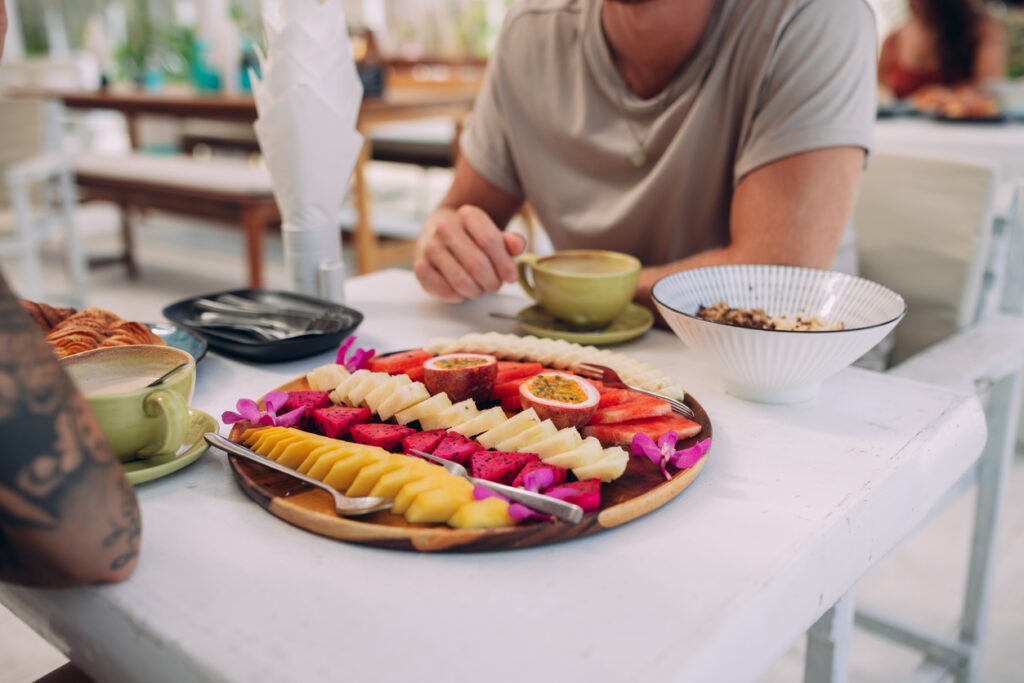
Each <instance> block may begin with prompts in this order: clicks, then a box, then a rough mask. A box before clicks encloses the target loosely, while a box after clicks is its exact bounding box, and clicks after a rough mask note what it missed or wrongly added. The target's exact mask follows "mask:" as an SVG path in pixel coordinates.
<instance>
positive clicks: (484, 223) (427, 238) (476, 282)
mask: <svg viewBox="0 0 1024 683" xmlns="http://www.w3.org/2000/svg"><path fill="white" fill-rule="evenodd" d="M525 247H526V242H525V240H524V239H523V238H522V236H520V235H517V234H515V233H506V232H502V230H501V229H500V228H498V226H497V225H495V224H494V221H492V220H491V217H490V216H488V215H487V214H486V213H484V211H483V210H481V209H479V208H477V207H475V206H470V205H468V204H467V205H465V206H462V207H460V208H459V209H457V210H455V211H453V210H451V209H439V210H438V211H437V212H435V214H434V216H433V217H432V220H431V221H430V222H429V223H428V224H427V227H426V230H424V234H423V236H422V237H421V238H420V241H419V244H418V245H417V249H416V259H415V261H414V262H413V272H414V273H416V278H417V279H418V280H419V281H420V285H422V287H423V289H425V290H426V291H427V292H428V293H430V294H433V295H434V296H437V297H440V298H442V299H444V300H445V301H451V302H458V301H463V300H465V299H475V298H477V297H478V296H480V295H481V294H483V293H484V292H493V291H496V290H497V289H498V288H499V287H501V285H502V284H503V283H505V282H515V281H516V279H517V277H518V275H517V272H516V264H515V261H514V260H513V259H514V257H516V256H518V255H519V254H520V253H522V251H523V249H524V248H525Z"/></svg>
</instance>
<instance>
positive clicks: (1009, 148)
mask: <svg viewBox="0 0 1024 683" xmlns="http://www.w3.org/2000/svg"><path fill="white" fill-rule="evenodd" d="M874 132H875V135H874V144H875V150H876V151H879V152H886V153H891V154H913V155H918V156H936V157H941V158H944V159H964V160H972V161H983V162H986V163H990V164H992V165H993V166H995V167H996V169H998V171H999V179H1000V182H1001V183H1002V185H1003V187H1002V188H1001V191H1000V193H999V196H998V197H997V198H996V215H997V216H1000V217H1006V215H1007V214H1008V213H1009V212H1012V210H1013V207H1012V201H1013V198H1012V194H1011V193H1012V185H1013V184H1014V183H1015V182H1017V181H1020V180H1022V179H1024V121H1013V122H1009V123H953V122H946V121H935V120H932V119H928V118H923V117H894V118H889V119H879V120H878V121H876V122H875V131H874Z"/></svg>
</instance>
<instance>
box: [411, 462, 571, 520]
mask: <svg viewBox="0 0 1024 683" xmlns="http://www.w3.org/2000/svg"><path fill="white" fill-rule="evenodd" d="M409 452H410V453H412V454H413V455H418V456H420V457H421V458H425V459H427V460H429V461H431V462H433V463H436V464H438V465H440V466H441V467H443V468H445V469H446V470H448V474H452V475H455V476H456V477H462V478H463V479H468V480H469V481H470V482H472V483H473V484H475V485H477V486H483V487H484V488H488V489H490V490H492V491H494V492H495V493H500V494H501V495H503V496H505V497H506V498H508V499H510V500H514V501H515V502H517V503H522V504H523V505H526V506H527V507H531V508H533V509H534V510H537V511H538V512H545V513H547V514H549V515H554V516H555V517H557V518H558V519H560V520H562V521H563V522H569V523H570V524H579V523H580V521H581V520H582V519H583V508H581V507H580V506H579V505H576V503H569V502H566V501H564V500H559V499H558V498H552V497H551V496H545V495H544V494H543V493H534V492H533V491H527V490H526V489H517V488H515V487H514V486H506V485H505V484H498V483H496V482H493V481H488V480H486V479H478V478H477V477H471V476H469V472H467V471H466V468H465V467H463V466H462V465H460V464H459V463H457V462H452V461H451V460H445V459H444V458H439V457H438V456H436V455H431V454H430V453H424V452H423V451H418V450H416V449H415V448H413V449H410V451H409Z"/></svg>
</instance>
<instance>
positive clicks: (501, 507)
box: [448, 498, 515, 529]
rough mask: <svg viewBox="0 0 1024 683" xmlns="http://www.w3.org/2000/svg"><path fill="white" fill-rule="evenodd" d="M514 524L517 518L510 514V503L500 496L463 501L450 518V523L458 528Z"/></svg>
mask: <svg viewBox="0 0 1024 683" xmlns="http://www.w3.org/2000/svg"><path fill="white" fill-rule="evenodd" d="M513 524H515V520H513V519H512V518H511V517H509V516H508V503H507V502H505V501H503V500H501V499H499V498H484V499H483V500H473V501H470V502H468V503H463V504H462V505H461V506H459V509H458V510H456V511H455V514H454V515H452V516H451V518H449V520H448V525H449V526H453V527H455V528H457V529H493V528H495V527H500V526H512V525H513Z"/></svg>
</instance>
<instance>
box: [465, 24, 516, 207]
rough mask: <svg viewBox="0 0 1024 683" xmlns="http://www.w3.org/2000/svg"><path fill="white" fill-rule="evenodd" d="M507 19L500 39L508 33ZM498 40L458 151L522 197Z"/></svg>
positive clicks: (478, 169) (503, 187)
mask: <svg viewBox="0 0 1024 683" xmlns="http://www.w3.org/2000/svg"><path fill="white" fill-rule="evenodd" d="M507 29H508V20H506V25H505V29H504V30H503V31H502V36H501V38H500V41H501V42H504V41H507V40H510V38H509V37H508V30H507ZM502 52H503V50H502V45H501V44H500V43H499V45H498V46H497V48H496V49H495V50H494V51H493V54H492V56H491V58H490V59H489V60H488V62H487V72H486V74H485V76H484V82H483V84H481V86H480V92H479V93H478V94H477V97H476V103H475V104H474V105H473V112H472V113H471V114H470V115H469V118H468V119H467V121H466V127H465V130H463V132H462V137H461V138H460V139H459V153H460V154H461V155H462V156H463V158H465V160H466V161H468V162H469V165H470V166H472V167H473V169H474V170H475V171H476V172H477V173H479V174H480V175H482V176H483V177H484V178H485V179H486V180H487V181H489V182H490V183H491V184H492V185H494V186H495V187H497V188H498V189H499V190H502V191H503V192H507V193H508V194H510V195H512V196H514V197H522V196H523V189H522V185H521V184H520V182H519V175H518V174H517V173H516V166H515V162H514V160H513V159H512V152H511V149H510V147H509V131H508V124H507V122H506V120H505V114H504V110H503V109H502V105H501V98H502V86H503V84H504V83H506V82H507V80H506V75H505V74H503V73H502V71H503V70H504V69H505V68H506V65H505V60H504V58H503V56H502Z"/></svg>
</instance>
